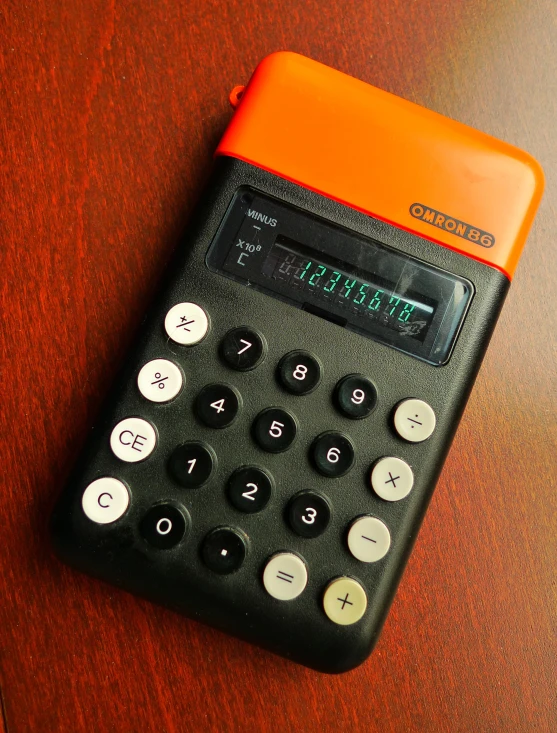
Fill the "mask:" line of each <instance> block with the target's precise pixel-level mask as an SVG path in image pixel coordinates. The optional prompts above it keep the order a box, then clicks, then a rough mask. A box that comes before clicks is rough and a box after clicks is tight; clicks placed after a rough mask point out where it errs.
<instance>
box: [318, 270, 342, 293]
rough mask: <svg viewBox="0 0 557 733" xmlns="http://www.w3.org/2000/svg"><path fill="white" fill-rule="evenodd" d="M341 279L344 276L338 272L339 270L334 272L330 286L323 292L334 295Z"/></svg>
mask: <svg viewBox="0 0 557 733" xmlns="http://www.w3.org/2000/svg"><path fill="white" fill-rule="evenodd" d="M341 277H342V274H341V273H340V272H337V270H333V276H332V277H331V279H330V280H329V284H328V285H327V286H326V287H324V288H323V290H324V291H325V292H326V293H332V292H333V290H334V289H335V287H336V285H337V283H338V281H339V280H340V278H341Z"/></svg>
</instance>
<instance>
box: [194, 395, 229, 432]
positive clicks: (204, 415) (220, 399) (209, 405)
mask: <svg viewBox="0 0 557 733" xmlns="http://www.w3.org/2000/svg"><path fill="white" fill-rule="evenodd" d="M240 405H241V397H240V394H239V393H238V392H237V390H235V389H234V387H229V386H228V385H226V384H208V385H207V386H206V387H203V389H202V390H201V392H200V393H199V394H198V395H197V399H196V400H195V408H194V409H195V414H196V415H197V417H198V418H199V419H200V420H201V422H203V423H205V425H207V426H208V427H210V428H227V427H228V426H229V425H232V423H233V422H234V420H235V419H236V416H237V415H238V411H239V410H240Z"/></svg>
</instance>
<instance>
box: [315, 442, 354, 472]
mask: <svg viewBox="0 0 557 733" xmlns="http://www.w3.org/2000/svg"><path fill="white" fill-rule="evenodd" d="M311 455H312V458H313V462H314V465H315V468H316V469H317V470H318V471H319V473H321V474H323V476H328V477H329V478H337V477H338V476H343V475H344V474H345V473H347V472H348V471H349V470H350V469H351V468H352V466H353V464H354V446H353V445H352V441H351V440H350V438H348V437H347V436H346V435H342V433H333V432H330V433H323V434H322V435H319V436H318V437H317V438H316V439H315V441H314V443H313V445H312V446H311Z"/></svg>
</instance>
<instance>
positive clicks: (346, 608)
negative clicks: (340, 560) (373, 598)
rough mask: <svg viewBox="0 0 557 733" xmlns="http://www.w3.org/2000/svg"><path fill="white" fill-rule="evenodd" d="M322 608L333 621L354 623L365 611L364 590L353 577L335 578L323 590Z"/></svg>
mask: <svg viewBox="0 0 557 733" xmlns="http://www.w3.org/2000/svg"><path fill="white" fill-rule="evenodd" d="M323 608H324V610H325V613H326V614H327V616H328V617H329V618H330V620H331V621H332V622H333V623H335V624H339V625H340V626H349V625H350V624H355V623H356V621H359V620H360V619H361V618H362V616H363V615H364V613H365V612H366V608H367V596H366V592H365V590H364V589H363V588H362V586H361V585H360V584H359V583H358V582H357V581H356V580H354V579H353V578H346V577H344V578H337V579H336V580H333V581H332V582H331V583H329V585H328V586H327V588H326V590H325V594H324V595H323Z"/></svg>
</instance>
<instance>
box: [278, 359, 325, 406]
mask: <svg viewBox="0 0 557 733" xmlns="http://www.w3.org/2000/svg"><path fill="white" fill-rule="evenodd" d="M278 377H279V380H280V382H281V384H282V385H283V387H285V389H287V390H288V391H289V392H292V394H295V395H303V394H308V393H309V392H312V391H313V390H314V389H315V388H316V387H317V385H318V384H319V382H320V381H321V365H320V364H319V362H318V361H317V359H316V358H315V356H312V355H311V354H308V353H307V351H291V352H290V353H289V354H286V356H283V357H282V359H281V360H280V362H279V365H278Z"/></svg>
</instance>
